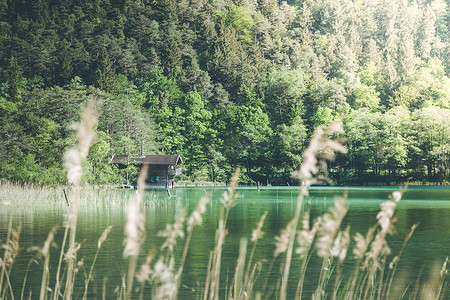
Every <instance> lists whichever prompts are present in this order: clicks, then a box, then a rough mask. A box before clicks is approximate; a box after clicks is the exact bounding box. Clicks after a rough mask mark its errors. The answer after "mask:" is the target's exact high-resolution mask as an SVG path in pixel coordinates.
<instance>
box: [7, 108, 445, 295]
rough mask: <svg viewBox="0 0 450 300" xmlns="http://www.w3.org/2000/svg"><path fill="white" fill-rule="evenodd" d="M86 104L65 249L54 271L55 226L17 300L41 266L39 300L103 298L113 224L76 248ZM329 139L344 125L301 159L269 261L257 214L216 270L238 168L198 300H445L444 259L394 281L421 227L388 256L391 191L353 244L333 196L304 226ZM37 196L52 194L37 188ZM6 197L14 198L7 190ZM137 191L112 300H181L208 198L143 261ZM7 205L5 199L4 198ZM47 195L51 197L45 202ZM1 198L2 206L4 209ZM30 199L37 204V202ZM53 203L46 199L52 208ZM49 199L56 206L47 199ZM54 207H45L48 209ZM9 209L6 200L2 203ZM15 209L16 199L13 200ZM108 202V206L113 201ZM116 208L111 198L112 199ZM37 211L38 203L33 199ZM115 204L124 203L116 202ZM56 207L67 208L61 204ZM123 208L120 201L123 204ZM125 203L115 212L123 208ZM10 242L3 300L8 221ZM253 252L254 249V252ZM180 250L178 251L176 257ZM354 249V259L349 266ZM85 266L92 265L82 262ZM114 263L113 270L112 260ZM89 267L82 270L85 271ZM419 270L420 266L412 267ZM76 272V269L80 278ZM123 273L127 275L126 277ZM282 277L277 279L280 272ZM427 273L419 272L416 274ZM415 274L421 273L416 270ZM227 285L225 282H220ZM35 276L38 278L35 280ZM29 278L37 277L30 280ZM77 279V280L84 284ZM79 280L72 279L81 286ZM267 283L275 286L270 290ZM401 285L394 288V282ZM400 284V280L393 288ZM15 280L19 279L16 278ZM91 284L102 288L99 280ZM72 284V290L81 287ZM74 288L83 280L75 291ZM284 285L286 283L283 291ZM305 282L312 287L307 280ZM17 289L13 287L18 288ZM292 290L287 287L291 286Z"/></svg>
mask: <svg viewBox="0 0 450 300" xmlns="http://www.w3.org/2000/svg"><path fill="white" fill-rule="evenodd" d="M92 108H93V105H92V102H90V104H89V105H88V107H87V110H86V111H85V112H84V113H83V114H82V122H81V125H80V126H78V130H77V143H76V144H75V145H74V146H73V147H72V148H71V149H69V150H68V151H67V152H66V154H65V156H64V157H65V164H66V166H67V169H68V171H67V178H68V181H69V182H70V183H71V184H72V185H73V191H72V193H71V195H70V206H69V207H68V208H67V215H66V218H65V220H64V230H63V231H64V237H63V239H62V242H61V244H59V245H57V247H58V248H57V249H56V252H59V253H56V254H57V257H59V260H58V262H57V263H56V264H54V265H53V264H52V265H50V255H55V251H52V249H53V248H54V247H55V245H56V240H55V234H56V231H57V229H58V227H59V226H57V225H55V226H54V227H53V228H52V229H51V230H50V232H49V234H48V237H47V239H46V240H45V241H43V245H42V246H36V247H32V248H31V249H29V250H31V251H33V252H35V253H36V255H35V256H34V257H33V258H32V259H31V261H30V263H29V264H28V267H27V270H26V273H25V274H22V276H23V278H20V279H23V285H22V289H21V290H20V299H24V298H28V297H32V296H36V293H35V294H32V291H31V290H29V289H27V280H28V276H31V273H29V272H31V269H34V268H36V266H35V264H36V265H37V266H39V270H38V273H39V271H41V273H40V274H41V275H40V276H41V277H40V278H41V284H40V291H39V298H40V299H49V298H53V299H59V298H64V299H72V298H73V297H77V298H78V296H80V297H81V295H83V296H82V299H88V298H89V297H90V296H89V295H91V294H90V293H93V295H94V296H95V297H97V296H98V297H100V296H103V297H105V295H106V281H107V280H105V279H103V286H102V289H101V292H100V289H97V288H92V285H93V284H94V278H95V275H93V274H95V272H94V270H95V264H96V260H97V258H98V257H101V256H102V255H103V254H102V253H101V248H102V245H103V243H105V241H106V239H107V238H108V235H109V234H111V226H108V227H106V228H105V230H104V232H103V233H102V234H101V236H100V237H99V238H98V243H97V249H96V253H95V255H94V257H93V258H92V257H89V258H86V257H81V258H79V257H78V251H79V250H80V248H82V247H83V243H80V242H79V240H80V238H83V237H82V236H80V233H79V230H78V231H77V221H78V216H79V211H80V205H81V204H82V202H81V193H80V183H81V178H82V163H83V160H85V159H86V157H87V155H88V152H89V147H90V146H91V143H92V141H93V136H94V132H93V128H94V127H95V125H96V124H95V123H96V121H97V115H96V113H95V112H94V110H93V109H92ZM335 133H342V126H340V125H339V124H338V123H335V124H333V125H332V126H330V127H329V128H328V130H326V131H324V130H322V129H321V128H318V129H317V130H315V132H314V135H313V136H312V138H311V141H310V143H309V146H308V148H307V149H305V151H304V153H303V160H302V161H303V162H302V165H301V167H300V169H299V171H298V174H297V176H298V177H299V178H300V179H301V180H302V182H304V184H303V185H302V187H301V190H300V192H299V195H298V197H297V200H296V201H295V204H294V206H295V208H292V209H293V211H295V212H294V213H293V217H292V219H291V220H290V222H288V224H287V225H286V227H285V228H284V229H282V230H281V232H280V234H279V235H278V236H276V237H275V247H274V248H275V249H274V250H273V257H270V258H267V259H262V260H256V259H255V260H253V258H254V254H255V252H256V251H257V250H258V242H261V241H260V240H261V239H263V237H264V231H263V229H264V225H265V224H264V222H265V218H266V216H267V211H266V212H265V213H264V214H263V215H262V216H261V218H260V220H259V222H258V224H257V225H256V227H255V228H254V229H253V231H252V234H251V239H250V241H249V240H248V239H247V238H245V237H243V238H241V241H240V246H239V256H238V257H237V259H236V265H235V269H234V271H230V270H228V269H225V268H223V267H222V265H221V264H222V255H223V253H222V252H223V246H224V244H225V243H226V242H227V240H228V238H227V234H228V229H227V227H228V226H227V221H228V217H229V213H230V211H231V210H232V209H233V207H234V206H236V204H237V203H236V200H237V199H238V198H239V194H238V193H237V192H236V187H237V184H238V178H239V169H238V170H237V171H236V172H235V174H234V175H233V177H232V178H231V180H230V186H229V187H228V188H227V189H226V190H225V191H224V193H223V194H222V196H221V199H220V202H221V207H220V214H219V217H218V219H217V220H215V221H216V222H217V227H216V234H215V237H214V247H213V249H210V251H209V263H208V264H207V265H204V266H203V267H204V268H206V280H205V282H204V284H203V283H202V284H201V285H200V286H197V287H195V288H193V289H194V292H195V293H196V297H197V298H198V299H201V298H203V299H220V298H222V297H223V298H225V299H271V298H272V297H275V298H276V299H280V300H285V299H288V298H291V297H292V296H293V294H292V291H295V298H296V299H301V298H302V297H308V298H309V297H310V298H312V299H328V298H331V299H337V297H339V298H342V299H390V298H391V297H393V298H403V297H409V298H410V299H444V298H445V297H446V293H447V289H448V285H449V283H448V279H447V276H446V275H447V272H448V265H447V264H448V259H447V260H445V262H444V263H443V264H442V265H440V267H437V268H433V271H432V273H431V276H430V277H429V278H428V279H424V278H422V277H421V275H419V277H418V278H417V280H415V282H414V283H412V282H405V280H404V279H405V278H401V276H399V275H398V273H399V271H400V270H397V266H398V262H399V260H400V259H401V255H402V252H403V250H404V248H405V246H406V244H407V242H408V241H409V239H410V238H411V236H412V235H413V233H414V231H415V229H416V228H417V226H418V224H415V225H412V227H411V230H410V231H409V233H408V234H407V235H406V237H405V239H404V242H403V245H402V247H401V250H400V252H399V253H396V255H395V256H394V257H392V256H391V249H390V247H389V245H388V240H387V237H388V236H389V235H392V234H393V233H394V223H395V222H396V217H395V210H396V207H397V205H398V203H399V201H400V200H401V198H402V191H401V190H400V191H395V192H393V193H392V194H391V196H390V199H389V200H388V201H386V202H383V203H381V204H380V212H379V213H378V214H377V217H376V218H377V222H376V224H375V225H374V226H373V227H370V228H369V230H368V232H367V233H366V234H365V235H362V234H360V233H356V234H355V235H354V236H353V239H354V242H355V243H351V242H350V239H351V237H350V224H347V225H346V226H345V229H344V228H343V227H344V225H343V224H342V220H343V218H344V217H345V215H346V213H347V210H348V206H347V204H346V203H345V196H344V197H341V198H336V199H335V200H334V202H333V206H332V207H331V208H330V209H329V211H328V212H327V213H325V214H323V215H322V216H320V217H317V218H315V219H314V220H310V214H309V212H308V210H305V209H304V208H303V200H304V198H305V197H307V196H308V187H309V186H310V185H311V184H313V183H315V182H317V181H319V182H322V181H328V180H329V178H327V177H326V169H327V161H331V160H333V159H334V157H335V153H345V152H346V148H345V147H343V146H342V145H341V144H340V143H339V142H338V140H336V139H332V138H331V137H333V136H334V134H335ZM145 168H146V167H145V166H144V167H143V170H142V171H141V172H140V175H139V178H138V182H139V183H141V184H139V185H138V186H140V187H142V186H143V184H142V183H143V182H144V181H145V178H144V177H145V176H146V174H147V170H146V169H145ZM5 187H6V189H1V190H0V191H2V193H5V194H6V195H7V196H8V191H7V190H12V193H13V197H17V196H16V195H17V194H22V195H26V194H28V197H30V193H31V198H28V197H25V199H23V201H30V199H35V196H36V194H34V195H33V193H36V191H35V190H36V189H33V188H27V187H25V188H23V187H17V186H14V185H8V184H6V185H5ZM37 191H38V193H40V192H46V191H48V190H46V189H42V188H39V189H37ZM10 192H11V191H10ZM143 192H144V191H143V189H141V188H140V189H138V190H137V192H136V193H133V195H132V196H131V198H130V199H128V201H127V203H126V205H125V207H126V224H125V228H124V235H123V245H124V247H123V248H124V249H123V259H124V261H125V264H126V265H127V267H125V268H124V269H123V271H122V272H120V276H121V278H122V284H120V285H119V286H117V287H116V288H115V294H116V298H117V299H135V298H139V299H144V298H145V297H149V295H151V298H152V299H178V296H179V295H180V291H181V287H182V283H183V271H184V268H185V261H186V259H187V255H188V253H189V249H190V246H191V242H192V243H193V242H194V241H193V240H192V241H191V239H192V237H193V235H192V234H193V232H194V230H195V229H196V228H197V227H200V226H201V225H202V222H203V215H204V214H205V213H206V212H207V207H208V206H209V205H210V204H211V199H210V197H209V196H208V195H207V194H205V195H203V197H202V198H201V199H200V200H199V202H198V204H197V206H196V207H195V208H194V209H193V210H191V211H190V213H189V214H188V213H187V212H186V211H184V210H182V212H181V213H180V214H179V215H178V216H176V217H174V219H175V220H174V223H168V224H167V225H166V227H165V229H163V230H161V231H159V232H158V236H160V237H162V238H164V239H165V241H164V243H162V245H161V246H156V247H155V245H151V247H154V248H153V250H150V251H149V254H148V255H145V254H144V253H145V252H144V251H145V250H147V249H144V247H143V245H144V241H145V238H146V226H145V224H146V223H145V219H146V215H145V214H144V213H143V207H142V206H143V195H144V193H143ZM50 194H51V193H50ZM9 197H11V195H9ZM44 197H47V195H44ZM4 199H8V197H7V198H2V199H1V200H0V205H2V206H3V205H5V206H7V205H9V204H8V203H6V202H4V201H5V200H4ZM35 200H36V199H35ZM48 200H49V199H47V201H48ZM51 200H54V199H51ZM51 200H50V201H51ZM6 201H7V200H6ZM19 201H20V200H19ZM108 201H111V200H110V199H109V200H108ZM113 201H114V200H113ZM32 202H34V203H35V204H36V203H40V202H39V201H32ZM119 202H121V200H119ZM59 203H60V204H61V203H63V202H62V200H61V201H59ZM121 204H122V205H123V203H121ZM122 205H121V206H122ZM8 224H9V225H8V229H7V233H6V239H5V240H4V241H3V240H0V246H1V249H2V253H1V254H2V255H1V257H0V297H1V298H2V299H9V298H11V299H16V298H17V299H18V298H19V291H16V290H15V289H14V288H13V284H12V282H11V274H12V270H13V268H14V267H15V265H14V263H15V261H16V259H17V257H18V255H19V253H20V236H21V230H22V229H21V228H22V227H21V225H20V224H19V225H18V226H17V227H13V225H12V224H13V223H12V219H11V218H10V220H9V222H8ZM250 245H251V247H250ZM178 248H182V252H179V251H175V250H176V249H178ZM350 250H351V251H352V252H351V253H352V254H351V256H352V257H351V258H350ZM316 254H317V255H318V257H319V260H321V261H322V263H319V264H318V265H316V264H313V263H312V261H313V260H311V257H312V255H316ZM346 259H347V260H349V259H352V261H353V260H354V262H356V264H352V265H353V267H354V272H350V274H347V273H344V272H343V264H344V261H345V260H346ZM88 261H89V265H87V262H88ZM294 261H295V263H300V264H301V268H300V272H299V273H298V274H293V272H292V271H291V267H292V265H293V263H294ZM116 263H117V262H116ZM85 264H86V265H85ZM311 268H314V269H316V270H317V271H318V277H317V278H314V279H313V280H317V288H315V289H314V290H313V291H310V290H308V291H306V290H303V287H304V285H305V282H306V281H308V282H309V281H310V280H311V279H310V278H307V277H306V274H307V273H306V271H307V269H311ZM417 268H420V267H419V266H417ZM80 270H82V271H81V272H80ZM125 270H126V271H125ZM277 270H278V271H277ZM422 271H423V269H422ZM422 271H421V272H422ZM224 272H226V276H227V278H228V274H229V276H230V280H226V281H225V282H224V281H223V280H222V278H223V276H224V275H225V273H224ZM33 274H35V273H34V272H33ZM33 276H35V275H33ZM80 277H82V278H81V281H80ZM77 278H78V280H77ZM269 278H271V280H274V281H271V282H268V280H269ZM396 279H397V280H396ZM398 279H399V280H398ZM15 280H17V279H15ZM96 280H97V282H99V281H100V280H99V279H98V278H96ZM77 282H78V283H77ZM80 282H82V283H81V284H80ZM289 282H290V283H289ZM309 283H310V282H309ZM14 286H16V282H14ZM289 286H290V288H289Z"/></svg>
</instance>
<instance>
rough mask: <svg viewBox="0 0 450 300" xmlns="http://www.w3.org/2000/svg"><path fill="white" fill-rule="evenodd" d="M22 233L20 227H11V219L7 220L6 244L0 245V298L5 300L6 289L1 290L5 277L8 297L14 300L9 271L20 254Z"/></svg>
mask: <svg viewBox="0 0 450 300" xmlns="http://www.w3.org/2000/svg"><path fill="white" fill-rule="evenodd" d="M21 231H22V226H21V225H19V227H18V228H17V229H14V228H13V227H12V218H10V219H9V225H8V233H7V237H6V242H5V243H4V244H0V245H1V248H2V249H3V251H4V252H3V259H1V258H0V268H1V273H0V297H1V298H2V299H5V296H6V291H7V288H6V287H5V288H3V280H4V278H5V277H6V285H7V286H8V289H9V292H10V297H11V298H12V299H14V294H13V290H12V286H11V282H10V278H9V277H10V274H11V269H12V266H13V264H14V261H15V259H16V257H17V255H18V254H19V252H20V248H19V239H20V233H21Z"/></svg>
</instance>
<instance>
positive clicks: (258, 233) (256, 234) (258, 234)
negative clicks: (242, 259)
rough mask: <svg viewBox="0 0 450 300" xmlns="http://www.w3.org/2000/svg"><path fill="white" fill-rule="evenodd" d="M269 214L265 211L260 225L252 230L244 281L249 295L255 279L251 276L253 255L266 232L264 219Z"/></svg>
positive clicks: (244, 286) (244, 287) (244, 290)
mask: <svg viewBox="0 0 450 300" xmlns="http://www.w3.org/2000/svg"><path fill="white" fill-rule="evenodd" d="M267 214H268V211H265V212H264V214H263V215H262V216H261V218H260V219H259V222H258V225H257V226H256V228H255V229H253V231H252V239H251V241H252V242H253V247H252V250H251V252H250V256H249V258H248V263H247V267H246V270H245V275H244V283H243V293H244V294H246V295H247V296H250V294H251V293H252V287H253V281H252V276H251V277H249V275H250V269H251V266H252V263H253V256H254V255H255V251H256V245H257V243H258V240H259V239H261V238H262V237H263V235H264V232H263V231H262V227H263V225H264V220H265V219H266V217H267ZM255 267H256V266H255ZM253 270H255V268H253ZM252 275H254V271H253V272H252Z"/></svg>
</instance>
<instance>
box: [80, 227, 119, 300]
mask: <svg viewBox="0 0 450 300" xmlns="http://www.w3.org/2000/svg"><path fill="white" fill-rule="evenodd" d="M111 229H112V226H111V225H110V226H108V227H106V229H105V230H104V231H103V233H102V235H101V236H100V238H99V239H98V242H97V251H96V252H95V256H94V260H93V261H92V265H91V269H90V271H89V275H88V277H87V279H86V283H85V287H84V296H83V299H87V292H88V287H89V283H90V282H91V278H92V271H93V270H94V266H95V262H96V261H97V257H98V253H99V252H100V248H101V247H102V244H103V243H104V242H105V241H106V238H107V237H108V234H109V233H110V232H111Z"/></svg>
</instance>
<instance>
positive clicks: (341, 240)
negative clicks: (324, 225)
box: [331, 226, 350, 262]
mask: <svg viewBox="0 0 450 300" xmlns="http://www.w3.org/2000/svg"><path fill="white" fill-rule="evenodd" d="M349 244H350V226H347V228H346V229H345V231H339V232H338V234H337V237H336V239H335V240H334V242H333V247H332V249H331V255H333V256H334V257H337V258H338V260H339V261H340V262H343V261H344V260H345V257H346V256H347V250H348V245H349Z"/></svg>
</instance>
